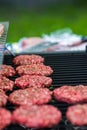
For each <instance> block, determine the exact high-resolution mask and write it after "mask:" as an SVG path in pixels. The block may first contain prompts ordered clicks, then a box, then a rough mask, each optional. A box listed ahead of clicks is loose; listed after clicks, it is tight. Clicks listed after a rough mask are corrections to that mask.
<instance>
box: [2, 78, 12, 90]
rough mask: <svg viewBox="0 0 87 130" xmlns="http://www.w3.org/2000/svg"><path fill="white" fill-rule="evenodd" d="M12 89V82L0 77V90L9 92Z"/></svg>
mask: <svg viewBox="0 0 87 130" xmlns="http://www.w3.org/2000/svg"><path fill="white" fill-rule="evenodd" d="M13 87H14V81H12V80H10V79H8V78H6V77H3V76H0V89H2V90H4V91H11V90H12V89H13Z"/></svg>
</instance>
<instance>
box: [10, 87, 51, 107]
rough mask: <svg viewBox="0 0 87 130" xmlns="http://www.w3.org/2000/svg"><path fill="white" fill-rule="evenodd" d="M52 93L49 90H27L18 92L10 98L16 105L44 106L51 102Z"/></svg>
mask: <svg viewBox="0 0 87 130" xmlns="http://www.w3.org/2000/svg"><path fill="white" fill-rule="evenodd" d="M51 95H52V92H51V91H50V90H49V89H47V88H27V89H23V90H16V91H14V92H13V93H11V94H10V96H9V101H10V102H11V103H13V104H16V105H25V104H44V103H48V102H49V101H50V100H51V98H52V97H51Z"/></svg>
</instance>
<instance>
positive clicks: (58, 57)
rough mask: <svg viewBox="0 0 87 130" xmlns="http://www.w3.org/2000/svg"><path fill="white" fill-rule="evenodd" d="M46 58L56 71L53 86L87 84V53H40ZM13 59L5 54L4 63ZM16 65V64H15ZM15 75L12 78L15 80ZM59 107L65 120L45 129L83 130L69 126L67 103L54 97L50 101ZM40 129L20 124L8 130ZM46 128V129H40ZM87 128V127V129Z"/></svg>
mask: <svg viewBox="0 0 87 130" xmlns="http://www.w3.org/2000/svg"><path fill="white" fill-rule="evenodd" d="M40 55H42V56H43V57H44V58H45V64H46V65H50V66H51V67H52V68H53V70H54V73H53V75H52V76H51V77H52V79H53V84H52V86H53V88H52V89H55V88H56V87H60V86H62V85H78V84H83V85H87V53H84V52H80V53H78V52H77V53H63V54H62V53H59V54H40ZM12 59H13V56H11V55H5V57H4V63H5V64H9V65H12V66H14V65H13V64H12ZM14 67H15V66H14ZM15 77H17V76H15ZM15 77H13V78H12V79H13V80H14V79H15ZM49 104H52V105H54V106H56V107H57V108H59V109H60V110H61V112H62V114H63V120H62V121H61V122H60V124H59V125H58V126H56V127H53V128H51V129H45V130H83V129H84V128H83V127H81V128H78V129H77V127H73V126H72V125H69V127H67V125H66V123H65V120H66V118H65V113H66V110H67V108H68V106H70V105H68V104H67V103H63V102H58V101H56V100H55V99H54V98H53V100H52V101H51V102H50V103H49ZM7 108H8V109H10V110H11V109H12V106H11V105H10V104H9V105H8V106H7ZM19 129H21V130H39V129H29V128H28V129H27V128H24V127H23V126H19V125H10V126H9V127H8V128H6V130H19ZM40 130H44V129H40ZM84 130H87V127H86V129H84Z"/></svg>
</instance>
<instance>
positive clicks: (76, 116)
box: [66, 104, 87, 126]
mask: <svg viewBox="0 0 87 130" xmlns="http://www.w3.org/2000/svg"><path fill="white" fill-rule="evenodd" d="M66 117H67V119H68V120H69V121H70V122H71V123H72V124H73V125H78V126H83V125H87V104H83V105H81V104H78V105H75V106H71V107H69V108H68V110H67V112H66Z"/></svg>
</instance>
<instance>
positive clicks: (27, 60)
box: [13, 55, 44, 65]
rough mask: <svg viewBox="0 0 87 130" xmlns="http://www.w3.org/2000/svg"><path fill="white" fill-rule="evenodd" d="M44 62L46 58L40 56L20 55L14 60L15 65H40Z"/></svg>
mask: <svg viewBox="0 0 87 130" xmlns="http://www.w3.org/2000/svg"><path fill="white" fill-rule="evenodd" d="M43 62H44V58H43V57H42V56H39V55H18V56H16V57H15V58H14V59H13V63H14V64H15V65H30V64H40V63H43Z"/></svg>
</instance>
